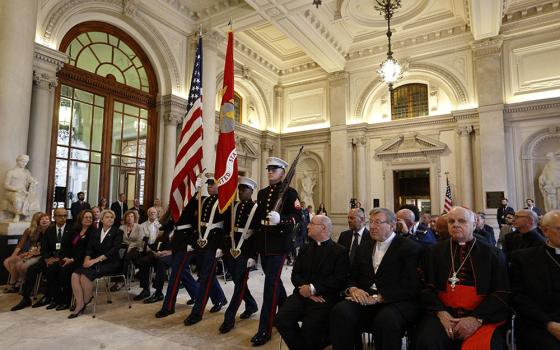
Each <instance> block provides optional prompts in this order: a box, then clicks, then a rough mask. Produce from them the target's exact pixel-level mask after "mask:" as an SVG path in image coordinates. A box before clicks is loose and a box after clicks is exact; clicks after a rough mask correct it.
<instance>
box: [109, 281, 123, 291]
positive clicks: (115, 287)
mask: <svg viewBox="0 0 560 350" xmlns="http://www.w3.org/2000/svg"><path fill="white" fill-rule="evenodd" d="M123 286H124V283H123V282H115V283H114V284H113V285H112V286H111V292H118V291H119V290H121V289H122V287H123Z"/></svg>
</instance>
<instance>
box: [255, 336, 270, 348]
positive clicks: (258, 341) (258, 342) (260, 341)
mask: <svg viewBox="0 0 560 350" xmlns="http://www.w3.org/2000/svg"><path fill="white" fill-rule="evenodd" d="M269 340H270V335H268V334H266V333H257V334H255V335H254V336H253V338H251V343H253V346H261V345H264V344H266V343H268V341H269Z"/></svg>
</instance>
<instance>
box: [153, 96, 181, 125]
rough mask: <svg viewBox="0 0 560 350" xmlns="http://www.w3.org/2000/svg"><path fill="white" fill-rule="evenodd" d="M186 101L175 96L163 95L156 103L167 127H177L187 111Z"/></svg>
mask: <svg viewBox="0 0 560 350" xmlns="http://www.w3.org/2000/svg"><path fill="white" fill-rule="evenodd" d="M187 102H188V101H187V100H185V99H184V98H182V97H179V96H177V95H172V94H169V95H165V96H162V97H161V98H160V100H159V101H158V104H157V107H158V110H159V112H160V116H161V117H162V118H163V120H164V121H165V123H166V124H168V125H179V124H181V122H182V121H183V117H184V114H185V111H186V110H187Z"/></svg>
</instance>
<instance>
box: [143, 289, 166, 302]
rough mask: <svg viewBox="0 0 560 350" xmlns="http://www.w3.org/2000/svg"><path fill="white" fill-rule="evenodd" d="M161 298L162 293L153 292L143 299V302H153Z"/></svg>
mask: <svg viewBox="0 0 560 350" xmlns="http://www.w3.org/2000/svg"><path fill="white" fill-rule="evenodd" d="M162 300H163V294H161V292H160V293H158V292H155V293H154V294H152V295H151V296H150V297H149V298H147V299H144V304H153V303H157V302H158V301H162Z"/></svg>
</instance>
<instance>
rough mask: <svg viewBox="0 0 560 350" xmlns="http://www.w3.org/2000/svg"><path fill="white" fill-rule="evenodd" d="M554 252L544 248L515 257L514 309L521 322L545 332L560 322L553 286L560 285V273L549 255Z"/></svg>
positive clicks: (512, 275) (559, 304)
mask: <svg viewBox="0 0 560 350" xmlns="http://www.w3.org/2000/svg"><path fill="white" fill-rule="evenodd" d="M547 250H548V251H549V253H550V254H551V255H552V256H554V254H555V252H554V250H553V249H551V248H549V247H547V246H545V245H542V246H539V247H533V248H529V249H522V250H518V251H516V252H514V253H513V254H512V257H511V268H510V273H511V274H510V276H511V289H512V292H513V298H512V306H513V308H514V309H515V310H517V312H518V315H519V318H520V320H522V321H523V322H528V323H530V324H531V325H532V326H536V327H537V328H542V329H544V328H545V327H546V324H547V323H548V322H550V321H556V322H559V321H560V302H559V301H558V294H557V292H556V293H555V290H554V288H553V283H559V282H558V281H559V280H560V270H559V269H558V268H557V266H555V265H554V262H552V260H551V259H550V257H549V256H548V255H547V253H546V251H547Z"/></svg>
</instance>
